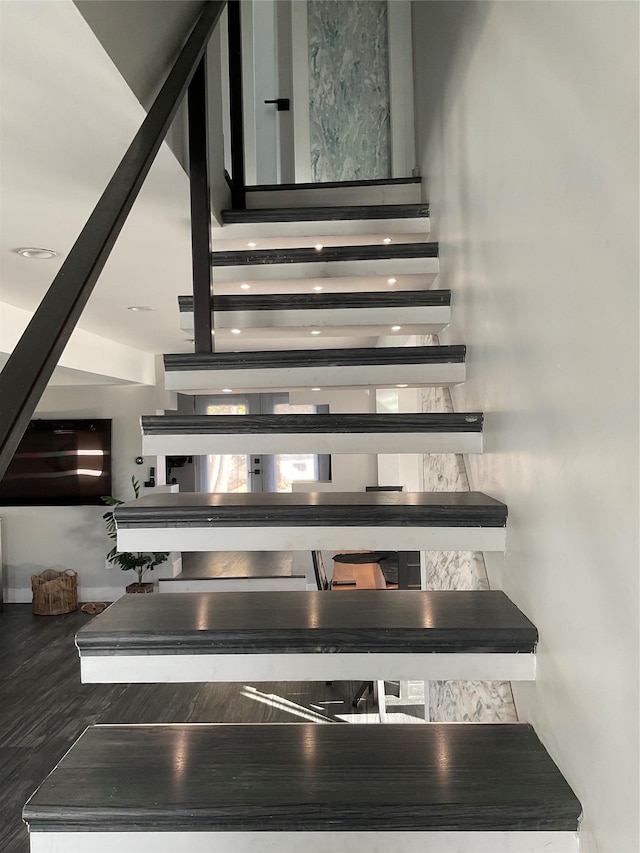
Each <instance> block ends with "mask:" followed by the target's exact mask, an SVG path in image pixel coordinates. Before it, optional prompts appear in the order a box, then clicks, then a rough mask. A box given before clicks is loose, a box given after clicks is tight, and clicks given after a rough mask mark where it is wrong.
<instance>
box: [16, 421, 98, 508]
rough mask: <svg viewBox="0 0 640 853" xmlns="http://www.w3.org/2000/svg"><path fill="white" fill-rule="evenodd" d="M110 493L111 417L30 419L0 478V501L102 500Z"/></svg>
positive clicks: (70, 502) (43, 503)
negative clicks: (108, 418) (13, 454)
mask: <svg viewBox="0 0 640 853" xmlns="http://www.w3.org/2000/svg"><path fill="white" fill-rule="evenodd" d="M110 494H111V421H110V420H104V419H83V420H78V419H76V420H34V421H31V422H30V423H29V426H28V427H27V430H26V432H25V434H24V436H23V437H22V441H21V442H20V444H19V445H18V449H17V450H16V453H15V456H14V457H13V459H12V460H11V463H10V465H9V467H8V468H7V471H6V473H5V475H4V477H3V478H2V480H0V505H1V506H65V505H92V504H101V503H102V501H101V500H100V498H101V496H102V495H110Z"/></svg>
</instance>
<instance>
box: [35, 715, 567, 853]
mask: <svg viewBox="0 0 640 853" xmlns="http://www.w3.org/2000/svg"><path fill="white" fill-rule="evenodd" d="M580 815H581V806H580V803H579V801H578V799H577V798H576V796H575V795H574V793H573V792H572V791H571V789H570V787H569V786H568V784H567V783H566V781H565V780H564V778H563V777H562V774H561V773H560V771H559V770H558V768H557V767H556V765H555V764H554V762H553V760H552V759H551V757H550V756H549V754H548V753H547V752H546V750H545V749H544V747H543V746H542V744H541V743H540V741H539V740H538V738H537V736H536V734H535V732H534V730H533V728H532V727H531V726H530V725H528V724H522V723H515V724H507V725H505V724H497V725H496V724H482V725H478V724H469V723H467V724H455V723H454V724H451V723H449V724H447V723H432V724H430V725H413V726H411V725H401V724H400V725H398V724H388V725H378V726H375V725H362V724H360V725H357V724H356V725H350V724H347V723H337V724H332V725H317V724H315V723H285V724H273V723H271V724H263V725H247V724H244V725H237V724H216V723H209V724H195V725H188V724H171V725H165V724H161V725H149V726H145V725H139V726H126V725H125V726H92V727H90V728H88V729H87V730H86V731H85V732H84V733H83V734H82V735H81V736H80V738H79V739H78V740H77V741H76V743H75V744H74V745H73V747H72V748H71V749H70V750H69V752H67V754H66V755H65V756H64V758H63V759H62V760H61V761H60V763H59V764H58V765H57V767H56V768H55V769H54V770H53V771H52V773H51V774H50V775H49V776H48V777H47V778H46V779H45V781H44V782H43V783H42V785H41V786H40V788H39V789H38V790H37V791H36V792H35V793H34V794H33V795H32V797H31V798H30V800H29V801H28V803H27V804H26V805H25V807H24V810H23V818H24V820H25V821H26V822H27V824H28V825H29V830H30V832H31V839H32V850H38V851H42V850H45V849H46V850H47V851H51V853H62V851H64V853H79V851H84V853H86V851H93V853H113V851H114V850H118V851H121V853H132V851H137V850H145V851H148V850H154V851H156V853H169V851H170V852H171V853H176V851H177V850H180V851H187V853H205V852H206V851H212V850H218V851H224V853H249V851H250V850H253V851H256V850H267V849H269V850H274V851H278V852H279V853H295V851H300V850H304V851H305V853H307V851H308V852H309V853H319V851H326V850H327V849H331V850H335V851H338V853H352V851H355V850H356V849H364V847H365V846H370V847H371V849H376V850H389V851H391V850H393V851H400V850H402V851H403V853H418V851H421V853H423V852H424V851H432V853H433V851H439V853H453V851H459V850H465V851H466V853H480V851H485V853H486V851H487V850H491V851H496V853H499V851H510V853H513V851H517V852H518V853H524V851H535V853H538V851H545V853H549V851H551V853H553V852H554V851H556V853H557V851H564V853H567V851H575V850H577V838H576V833H577V828H578V822H579V819H580ZM354 844H357V847H356V846H354ZM35 845H37V846H35Z"/></svg>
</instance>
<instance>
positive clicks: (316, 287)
mask: <svg viewBox="0 0 640 853" xmlns="http://www.w3.org/2000/svg"><path fill="white" fill-rule="evenodd" d="M313 289H314V290H315V291H316V292H317V293H320V291H321V290H323V289H324V288H323V287H322V285H321V284H316V286H315V287H314V288H313Z"/></svg>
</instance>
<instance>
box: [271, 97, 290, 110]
mask: <svg viewBox="0 0 640 853" xmlns="http://www.w3.org/2000/svg"><path fill="white" fill-rule="evenodd" d="M265 104H275V105H276V110H277V111H278V112H279V113H281V112H286V111H287V110H289V109H290V101H289V98H273V99H272V100H270V101H265Z"/></svg>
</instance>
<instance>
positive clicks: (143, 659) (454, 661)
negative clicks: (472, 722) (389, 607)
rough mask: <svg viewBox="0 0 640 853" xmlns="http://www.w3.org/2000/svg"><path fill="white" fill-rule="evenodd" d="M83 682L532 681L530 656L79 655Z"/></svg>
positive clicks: (534, 664)
mask: <svg viewBox="0 0 640 853" xmlns="http://www.w3.org/2000/svg"><path fill="white" fill-rule="evenodd" d="M80 665H81V675H82V682H83V684H97V683H99V684H113V683H120V684H142V683H144V684H149V683H154V682H159V683H160V682H162V683H172V684H173V683H184V682H199V681H208V682H216V683H223V682H239V681H240V682H244V681H248V682H256V681H378V680H386V681H398V680H401V679H402V680H405V679H406V680H420V681H432V680H440V681H449V680H462V681H534V680H535V675H536V661H535V655H534V654H516V653H513V654H470V653H468V654H465V653H458V654H453V653H448V654H440V653H437V652H433V653H430V654H404V655H403V654H400V653H399V654H377V653H375V652H372V653H362V654H330V653H328V654H253V655H252V654H246V655H245V654H236V655H189V654H185V655H171V654H158V655H156V654H153V653H151V654H145V655H120V654H119V655H86V654H82V655H81V656H80Z"/></svg>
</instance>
